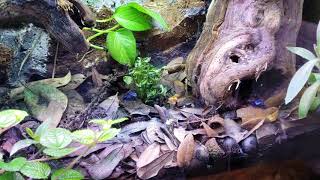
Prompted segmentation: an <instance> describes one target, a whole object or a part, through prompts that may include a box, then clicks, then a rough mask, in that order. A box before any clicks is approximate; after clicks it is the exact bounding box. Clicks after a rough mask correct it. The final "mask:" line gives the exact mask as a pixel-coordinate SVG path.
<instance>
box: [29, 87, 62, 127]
mask: <svg viewBox="0 0 320 180" xmlns="http://www.w3.org/2000/svg"><path fill="white" fill-rule="evenodd" d="M24 96H25V97H24V102H25V103H26V105H27V107H28V109H29V110H30V112H31V114H32V115H33V116H34V117H35V118H37V119H38V120H40V121H43V122H44V121H50V127H52V128H54V127H57V125H58V124H59V122H60V120H61V118H62V115H63V113H64V111H65V110H66V109H67V106H68V98H67V96H66V95H65V94H63V93H62V92H61V91H60V90H58V89H57V88H56V87H54V86H51V85H46V84H34V85H33V86H29V87H28V89H26V90H25V92H24ZM44 102H47V103H48V104H46V103H44Z"/></svg>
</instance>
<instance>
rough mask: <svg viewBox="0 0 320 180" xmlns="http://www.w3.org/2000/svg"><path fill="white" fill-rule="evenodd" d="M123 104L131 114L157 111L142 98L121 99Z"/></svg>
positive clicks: (147, 113)
mask: <svg viewBox="0 0 320 180" xmlns="http://www.w3.org/2000/svg"><path fill="white" fill-rule="evenodd" d="M121 105H122V106H123V107H124V109H125V110H126V111H128V112H129V114H130V115H142V116H148V115H149V114H150V112H156V110H155V109H154V108H153V107H151V106H148V105H146V104H144V103H143V102H142V101H141V100H135V101H121Z"/></svg>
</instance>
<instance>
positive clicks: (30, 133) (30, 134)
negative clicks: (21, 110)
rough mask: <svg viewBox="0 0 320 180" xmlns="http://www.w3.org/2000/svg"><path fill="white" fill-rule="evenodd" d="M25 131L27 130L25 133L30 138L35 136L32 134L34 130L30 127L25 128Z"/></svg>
mask: <svg viewBox="0 0 320 180" xmlns="http://www.w3.org/2000/svg"><path fill="white" fill-rule="evenodd" d="M26 132H27V134H28V135H29V136H30V137H31V138H32V139H34V138H35V137H36V135H35V134H34V132H33V131H32V129H30V128H28V127H27V128H26Z"/></svg>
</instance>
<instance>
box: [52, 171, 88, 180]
mask: <svg viewBox="0 0 320 180" xmlns="http://www.w3.org/2000/svg"><path fill="white" fill-rule="evenodd" d="M81 179H84V176H83V175H82V174H81V173H80V172H78V171H76V170H73V169H59V170H56V171H55V172H54V173H53V174H52V176H51V180H81Z"/></svg>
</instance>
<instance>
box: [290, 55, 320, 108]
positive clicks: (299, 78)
mask: <svg viewBox="0 0 320 180" xmlns="http://www.w3.org/2000/svg"><path fill="white" fill-rule="evenodd" d="M317 62H318V61H317V60H312V61H308V62H307V63H305V64H304V65H303V66H302V67H301V68H300V69H299V70H298V71H297V72H296V73H295V74H294V76H293V78H292V79H291V81H290V84H289V87H288V90H287V94H286V98H285V103H286V104H288V103H290V102H291V101H292V100H293V99H294V98H295V97H296V96H297V95H298V94H299V92H300V91H301V89H302V88H303V87H304V85H305V84H306V82H307V81H308V79H309V77H310V74H311V72H312V69H313V67H314V66H315V64H316V63H317Z"/></svg>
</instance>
